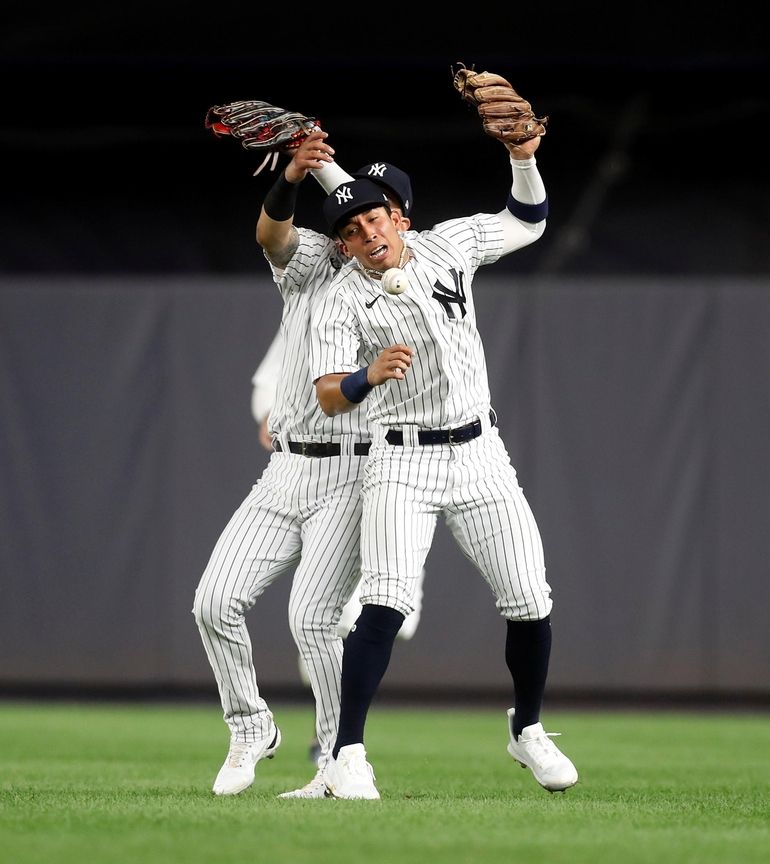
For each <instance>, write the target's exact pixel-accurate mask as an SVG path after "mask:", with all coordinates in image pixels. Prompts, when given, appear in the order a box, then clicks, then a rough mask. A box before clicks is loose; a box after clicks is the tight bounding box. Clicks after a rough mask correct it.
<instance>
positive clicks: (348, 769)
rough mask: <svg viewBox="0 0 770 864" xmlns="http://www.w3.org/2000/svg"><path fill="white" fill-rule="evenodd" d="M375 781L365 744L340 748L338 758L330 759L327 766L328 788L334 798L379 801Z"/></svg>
mask: <svg viewBox="0 0 770 864" xmlns="http://www.w3.org/2000/svg"><path fill="white" fill-rule="evenodd" d="M374 780H375V777H374V770H373V769H372V766H371V765H370V764H369V763H368V762H367V761H366V750H365V749H364V745H363V744H348V745H346V746H345V747H340V752H339V755H338V756H337V758H336V759H330V760H329V764H328V765H327V766H326V786H327V787H328V789H329V792H330V794H331V796H332V797H333V798H366V799H369V800H374V799H378V798H379V797H380V793H379V792H378V791H377V787H376V786H375V785H374Z"/></svg>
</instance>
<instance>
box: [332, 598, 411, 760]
mask: <svg viewBox="0 0 770 864" xmlns="http://www.w3.org/2000/svg"><path fill="white" fill-rule="evenodd" d="M403 623H404V616H403V615H402V614H401V612H398V611H396V610H395V609H391V608H390V607H389V606H371V605H366V606H364V607H363V608H362V610H361V614H360V615H359V616H358V620H357V621H356V623H355V624H354V625H353V628H352V630H351V631H350V633H349V634H348V637H347V639H345V648H344V650H343V652H342V705H341V708H340V725H339V729H338V731H337V741H336V743H335V745H334V749H333V750H332V755H333V756H334V758H335V759H336V758H337V754H338V753H339V752H340V747H345V746H346V745H348V744H361V743H363V740H364V724H365V723H366V715H367V713H368V711H369V706H370V705H371V702H372V699H373V698H374V694H375V693H376V692H377V688H378V687H379V685H380V681H381V680H382V676H383V675H384V674H385V670H386V669H387V668H388V663H390V655H391V652H392V650H393V642H394V640H395V638H396V634H397V633H398V631H399V629H400V627H401V625H402V624H403Z"/></svg>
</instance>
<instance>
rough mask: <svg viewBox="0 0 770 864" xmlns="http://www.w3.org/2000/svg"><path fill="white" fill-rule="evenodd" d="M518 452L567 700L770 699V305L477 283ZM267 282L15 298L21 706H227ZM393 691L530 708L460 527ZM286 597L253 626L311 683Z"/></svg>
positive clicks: (505, 416)
mask: <svg viewBox="0 0 770 864" xmlns="http://www.w3.org/2000/svg"><path fill="white" fill-rule="evenodd" d="M475 289H476V298H477V309H478V317H479V326H480V329H481V331H482V334H483V336H484V338H485V343H486V346H487V357H488V364H489V371H490V383H491V388H492V393H493V399H494V406H495V408H496V409H497V411H498V414H499V418H500V428H501V433H502V437H503V439H504V440H505V442H506V444H507V446H508V449H509V452H510V453H511V456H512V460H513V462H514V465H515V466H516V467H517V469H518V472H519V477H520V481H521V483H522V485H523V487H524V489H525V491H526V493H527V495H528V497H529V499H530V502H531V504H532V506H533V509H534V511H535V514H536V516H537V518H538V521H539V524H540V528H541V532H542V534H543V539H544V544H545V551H546V563H547V567H548V575H549V581H550V582H551V584H552V587H553V591H554V612H553V622H554V646H553V654H552V662H551V675H550V680H549V686H550V687H551V688H552V689H554V690H556V689H565V690H578V691H579V690H597V689H598V690H606V691H613V690H616V691H621V690H623V691H627V690H639V691H645V690H659V689H666V690H672V691H681V692H683V693H684V692H692V691H701V690H709V691H717V692H725V693H729V692H732V691H750V692H755V693H768V692H770V635H769V634H770V628H768V627H767V624H766V621H765V618H766V610H767V608H768V605H770V578H769V577H770V572H769V571H770V563H768V555H767V552H766V547H767V539H766V534H767V526H768V524H769V523H770V503H768V495H767V489H768V488H769V486H770V482H769V481H770V468H769V467H768V458H767V442H768V440H770V428H769V427H770V422H769V421H770V395H769V394H770V388H769V387H768V370H770V346H769V345H768V339H767V333H768V325H769V324H770V282H768V281H766V280H764V281H762V280H759V281H756V282H751V281H741V280H729V279H724V280H715V281H705V280H693V279H688V280H684V279H678V278H673V277H672V278H670V279H665V280H658V281H655V282H653V281H633V280H618V279H607V280H598V279H592V280H590V281H588V280H587V281H579V280H569V281H565V280H557V279H553V280H548V279H541V280H540V281H538V282H536V283H535V284H531V283H530V282H528V284H527V287H526V288H523V287H520V286H518V285H517V284H516V283H515V282H511V281H509V280H507V279H503V278H500V277H498V278H496V277H495V276H494V274H492V273H485V272H483V271H482V274H481V275H479V276H478V277H477V280H476V286H475ZM280 308H281V307H280V301H279V298H278V296H277V293H276V291H275V289H274V287H273V286H272V283H271V282H270V280H269V279H268V278H266V277H265V276H264V275H260V277H258V278H255V279H253V280H248V279H242V278H222V279H208V278H197V279H181V278H154V277H146V278H111V277H105V278H104V279H99V278H89V279H77V278H71V277H70V278H67V279H62V280H57V279H36V278H19V279H13V278H8V277H5V278H4V279H3V280H2V281H0V410H1V411H2V426H1V427H0V686H1V685H18V684H57V683H58V684H66V685H71V684H80V685H104V684H110V685H112V684H123V685H139V686H145V685H147V686H152V685H158V684H168V685H175V686H180V687H183V686H187V685H194V686H198V685H202V686H207V685H211V684H212V679H211V676H210V673H209V669H208V665H207V663H206V659H205V656H204V653H203V650H202V647H201V645H200V641H199V639H198V634H197V630H196V628H195V624H194V621H193V618H192V615H191V613H190V608H191V604H192V597H193V592H194V589H195V585H196V584H197V580H198V578H199V575H200V573H201V571H202V569H203V567H204V566H205V563H206V560H207V558H208V554H209V552H210V550H211V548H212V546H213V544H214V542H215V541H216V538H217V536H218V534H219V531H220V530H221V529H222V528H223V526H224V524H225V522H226V521H227V519H228V518H229V516H230V514H231V512H232V510H233V509H234V508H235V507H236V506H237V505H238V504H239V503H240V501H241V500H242V498H243V497H244V496H245V495H246V494H247V492H248V490H249V488H250V486H251V484H252V483H253V482H254V481H255V479H256V478H257V477H258V476H259V474H260V472H261V471H262V470H263V468H264V467H265V465H266V464H267V459H268V456H267V454H266V453H265V452H264V451H262V449H261V448H260V446H259V443H258V441H257V435H256V426H255V425H254V422H253V420H252V418H251V413H250V404H249V403H250V396H251V381H250V379H251V375H252V373H253V371H254V369H255V367H256V365H257V363H258V362H259V360H260V359H261V357H262V354H263V352H264V351H265V350H266V348H267V346H268V344H269V341H270V339H271V338H272V336H273V333H274V331H275V328H276V326H277V324H278V321H279V317H280ZM427 571H428V576H427V583H426V588H425V608H424V612H423V619H422V622H421V625H420V628H419V630H418V632H417V634H416V636H415V637H414V639H413V640H412V641H411V642H408V643H398V644H397V647H396V650H395V652H394V655H393V660H392V663H391V667H390V669H389V671H388V675H387V678H386V684H387V686H388V687H396V686H404V687H415V688H420V689H422V690H426V689H430V688H431V687H439V688H465V687H472V688H475V689H478V688H480V689H484V688H488V689H490V690H492V689H496V688H501V687H505V686H506V685H507V682H508V680H509V679H508V673H507V671H506V669H505V666H504V662H503V642H504V626H503V624H502V622H501V621H500V620H499V619H498V617H497V614H496V612H495V610H494V606H493V602H492V598H491V595H490V594H489V593H488V589H487V588H486V585H485V583H484V582H483V580H482V579H481V577H480V576H478V575H477V574H476V573H475V571H474V570H473V569H472V568H471V567H470V565H469V564H468V562H467V561H466V560H465V559H464V558H463V557H462V555H461V553H460V551H459V549H458V548H457V547H456V546H455V544H454V541H453V540H452V538H451V537H450V536H449V534H448V532H447V531H446V529H445V528H444V527H443V525H442V526H440V527H439V530H438V532H437V534H436V540H435V542H434V546H433V549H432V551H431V554H430V556H429V559H428V564H427ZM288 588H289V585H288V578H287V579H284V580H283V582H282V583H279V584H278V585H274V586H273V587H272V588H270V589H269V590H268V592H267V593H266V594H265V595H264V596H263V598H261V600H260V601H259V602H258V604H257V606H256V607H255V608H254V610H252V612H251V613H250V616H249V619H248V620H249V626H250V630H251V632H252V636H253V639H254V650H255V656H256V665H257V670H258V674H259V676H260V681H261V684H262V685H263V688H265V692H266V694H267V695H268V696H269V692H270V688H271V687H274V688H276V689H277V688H279V687H285V686H290V685H294V684H298V683H299V676H298V672H297V661H296V653H295V651H294V648H293V644H292V640H291V636H290V634H289V630H288V624H287V622H286V601H287V597H288Z"/></svg>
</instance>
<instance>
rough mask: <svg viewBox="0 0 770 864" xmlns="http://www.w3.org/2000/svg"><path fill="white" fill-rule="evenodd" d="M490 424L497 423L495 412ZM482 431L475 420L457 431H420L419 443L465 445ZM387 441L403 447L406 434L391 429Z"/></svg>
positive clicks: (490, 417) (492, 414)
mask: <svg viewBox="0 0 770 864" xmlns="http://www.w3.org/2000/svg"><path fill="white" fill-rule="evenodd" d="M489 422H490V423H491V424H492V425H493V426H494V425H495V424H496V422H497V417H496V415H495V412H494V411H490V412H489ZM482 431H483V430H482V427H481V420H474V421H473V422H472V423H468V424H467V425H466V426H458V427H457V428H456V429H419V430H418V431H417V441H418V443H420V444H463V443H465V442H466V441H472V440H473V439H474V438H478V437H479V435H481V433H482ZM385 440H386V441H387V442H388V444H395V445H403V443H404V433H403V432H402V431H401V430H400V429H390V430H388V433H387V435H385Z"/></svg>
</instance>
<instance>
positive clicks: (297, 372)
mask: <svg viewBox="0 0 770 864" xmlns="http://www.w3.org/2000/svg"><path fill="white" fill-rule="evenodd" d="M296 230H297V233H298V234H299V241H300V245H299V248H298V249H297V251H296V252H295V253H294V255H293V256H292V259H291V261H289V263H288V264H287V266H286V268H285V269H284V270H280V269H279V268H277V267H275V265H273V263H272V262H270V259H269V258H268V263H269V264H270V268H271V270H272V271H273V278H274V280H275V282H276V284H277V285H278V289H279V290H280V292H281V296H282V297H283V304H284V305H283V315H282V318H281V333H282V335H283V346H284V347H283V357H282V367H281V377H280V379H279V381H278V384H277V387H276V394H275V402H274V404H273V408H272V410H271V412H270V419H269V421H268V429H269V431H270V433H271V434H272V435H274V436H280V435H281V434H284V435H286V436H287V437H289V438H291V439H293V440H296V441H320V440H329V441H330V440H333V439H334V438H335V437H336V436H339V435H355V436H357V437H358V438H359V439H361V440H364V439H368V423H367V420H366V411H365V409H364V408H363V407H361V408H359V409H355V410H354V411H351V412H349V413H348V414H340V415H338V416H337V417H327V415H326V414H324V412H323V411H322V410H321V408H320V406H319V405H318V400H317V399H316V396H315V391H314V390H313V387H312V383H311V379H310V369H309V367H308V344H309V339H310V307H311V301H312V300H313V298H314V296H315V294H317V292H318V291H319V288H320V287H321V286H323V285H325V284H327V283H328V282H330V281H331V279H332V278H333V277H334V276H335V275H336V273H337V271H338V270H339V268H340V266H341V265H342V263H343V261H344V259H343V258H342V257H341V256H340V255H339V254H338V252H337V249H336V247H335V245H334V242H333V241H332V240H331V239H330V238H329V237H326V236H324V235H323V234H318V233H316V232H315V231H311V230H310V229H308V228H297V229H296ZM266 257H267V256H266Z"/></svg>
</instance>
